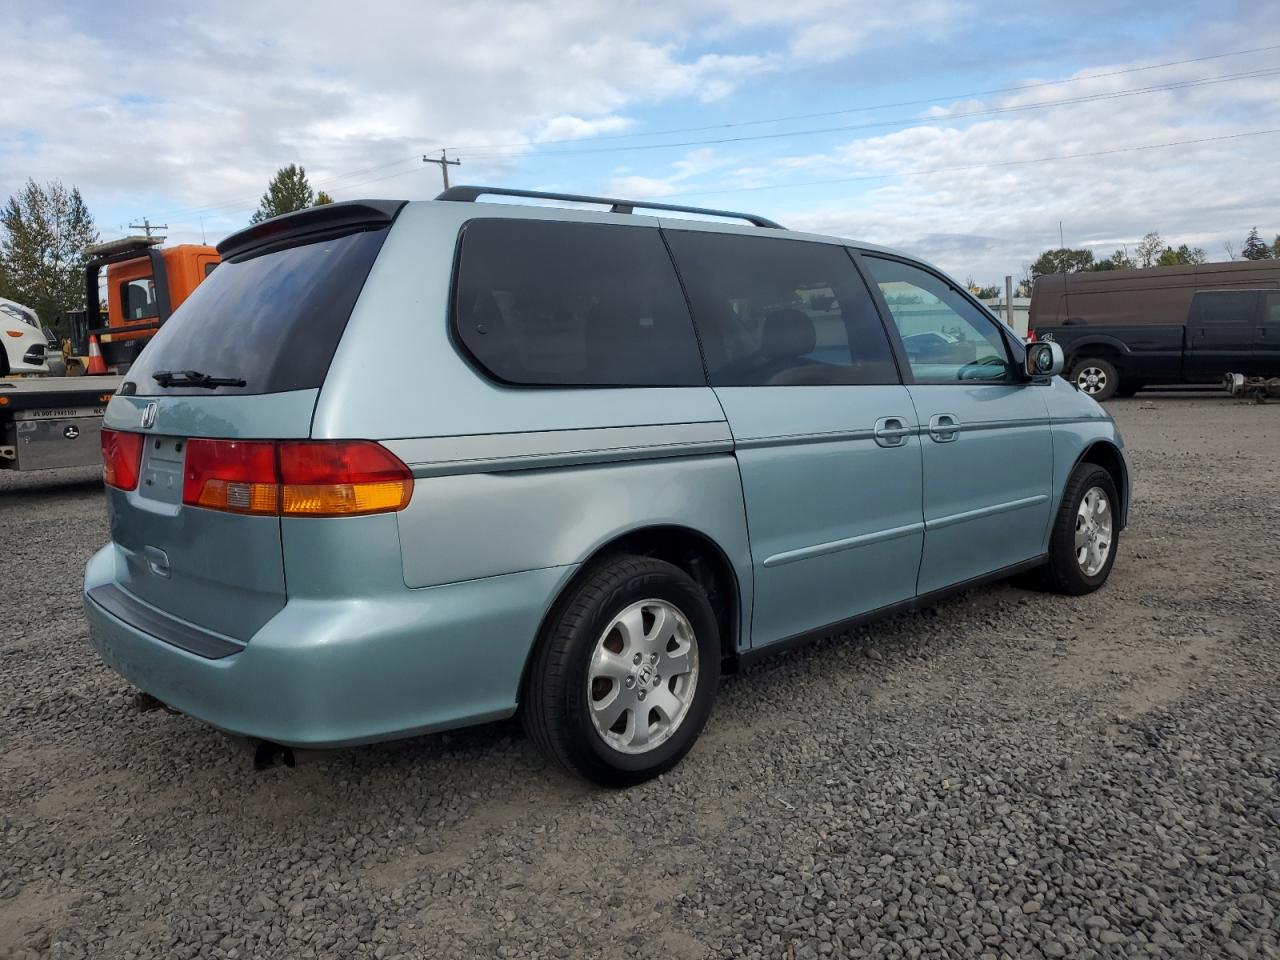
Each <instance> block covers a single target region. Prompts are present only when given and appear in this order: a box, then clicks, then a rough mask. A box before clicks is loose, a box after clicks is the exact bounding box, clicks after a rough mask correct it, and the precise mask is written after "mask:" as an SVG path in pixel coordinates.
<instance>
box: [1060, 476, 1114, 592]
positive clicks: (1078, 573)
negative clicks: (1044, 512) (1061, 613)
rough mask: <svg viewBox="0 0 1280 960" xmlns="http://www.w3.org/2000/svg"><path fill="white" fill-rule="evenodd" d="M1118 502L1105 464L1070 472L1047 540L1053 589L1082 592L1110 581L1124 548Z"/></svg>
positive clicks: (1091, 590)
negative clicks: (1050, 534)
mask: <svg viewBox="0 0 1280 960" xmlns="http://www.w3.org/2000/svg"><path fill="white" fill-rule="evenodd" d="M1119 504H1120V498H1119V495H1118V494H1117V492H1116V485H1115V481H1114V480H1113V479H1112V477H1111V474H1109V473H1108V472H1107V471H1106V470H1104V469H1103V468H1102V467H1100V466H1098V465H1097V464H1094V463H1081V464H1079V465H1078V466H1077V467H1076V468H1075V470H1073V471H1072V472H1071V476H1070V478H1069V479H1068V480H1067V486H1066V489H1065V490H1064V491H1063V494H1062V504H1061V506H1059V507H1058V516H1057V517H1056V518H1055V519H1054V523H1053V535H1052V537H1051V538H1050V540H1049V565H1048V569H1047V570H1046V580H1047V584H1048V586H1049V588H1050V589H1052V590H1054V591H1056V592H1057V593H1065V594H1067V595H1069V596H1081V595H1082V594H1086V593H1092V592H1093V591H1094V590H1097V589H1098V588H1099V587H1101V586H1102V585H1103V584H1104V583H1106V582H1107V577H1108V576H1110V574H1111V567H1112V566H1113V565H1114V564H1115V562H1116V553H1117V551H1118V550H1119V547H1120V523H1119V520H1120V518H1119V513H1118V507H1119Z"/></svg>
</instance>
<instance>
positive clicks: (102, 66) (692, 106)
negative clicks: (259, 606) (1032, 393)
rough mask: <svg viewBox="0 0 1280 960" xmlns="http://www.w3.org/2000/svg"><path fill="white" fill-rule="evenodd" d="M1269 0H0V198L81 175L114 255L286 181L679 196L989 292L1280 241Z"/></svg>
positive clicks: (1276, 48)
mask: <svg viewBox="0 0 1280 960" xmlns="http://www.w3.org/2000/svg"><path fill="white" fill-rule="evenodd" d="M1268 6H1269V5H1268V4H1266V3H1257V2H1251V3H1242V4H1237V3H1235V2H1231V0H1219V2H1212V3H1210V2H1203V3H1180V2H1177V0H1165V2H1162V3H1160V4H1154V3H1149V2H1133V0H1106V2H1100V0H1075V2H1072V3H1047V2H1036V0H1023V2H1019V3H1016V4H1003V3H1000V4H995V3H975V2H949V0H909V2H906V3H898V4H886V3H884V2H882V0H844V2H835V0H786V2H778V0H670V2H668V0H647V2H622V0H614V2H608V0H563V2H558V3H550V2H547V3H536V2H529V3H506V2H498V0H479V2H461V0H458V2H453V3H448V4H445V3H422V2H416V3H415V2H400V3H392V2H380V0H365V2H362V3H350V2H315V3H308V4H298V3H294V4H272V3H268V2H248V3H240V2H224V3H220V2H215V3H212V4H208V5H201V6H192V5H188V4H175V3H172V2H168V0H165V2H155V3H147V2H125V3H119V4H101V3H86V4H74V3H59V2H57V0H45V2H42V3H39V4H33V3H25V2H16V0H0V35H3V36H4V37H5V41H6V42H5V55H4V56H3V57H0V90H3V91H4V93H3V95H0V198H2V197H3V196H7V195H8V194H9V193H11V192H12V191H13V190H14V189H15V188H16V187H17V186H19V185H20V184H21V183H22V182H23V181H25V180H26V178H28V177H33V178H35V179H36V180H38V181H45V180H49V179H53V178H59V179H61V180H63V181H64V182H66V183H69V184H76V185H77V186H79V187H80V189H81V191H82V192H83V194H84V196H85V199H86V200H87V202H88V203H89V206H90V209H91V210H92V211H93V213H94V214H95V216H96V218H97V221H98V224H99V227H100V229H101V231H102V234H103V236H104V237H110V236H118V235H121V234H123V233H124V232H126V225H127V224H129V223H130V222H137V221H138V218H141V217H150V218H151V219H152V220H153V221H155V222H161V223H167V224H168V225H169V231H168V233H169V236H170V238H171V240H173V241H190V240H196V241H198V240H199V239H200V238H201V236H202V235H203V236H205V237H207V238H208V240H209V241H210V242H213V241H215V240H217V239H218V238H220V237H222V236H224V235H225V234H226V233H228V232H230V231H232V230H235V229H237V228H239V227H240V226H242V225H243V224H244V223H245V222H246V221H247V220H248V217H249V215H250V214H251V213H252V212H253V210H254V208H255V207H256V205H257V201H258V197H259V196H260V195H261V193H262V191H263V189H264V187H265V185H266V182H267V180H268V179H269V178H270V176H271V175H272V173H273V172H274V171H275V170H276V169H277V168H278V167H280V166H282V165H284V164H287V163H291V162H296V163H300V164H302V165H304V166H305V167H306V169H307V172H308V174H309V175H310V176H311V178H312V182H313V183H314V184H315V185H316V186H318V187H321V188H323V189H325V190H327V191H328V192H329V193H331V194H332V195H333V196H334V197H335V198H337V199H352V198H357V197H368V196H389V197H405V198H410V199H419V198H428V197H431V196H433V195H434V194H435V193H436V192H437V191H438V190H439V188H440V171H439V168H438V167H436V166H430V165H425V164H423V163H422V161H421V157H422V155H423V153H424V152H427V151H437V150H439V149H440V148H441V147H447V148H449V151H450V153H451V154H452V155H456V156H458V157H460V158H461V159H462V166H461V167H455V168H452V169H451V171H450V172H451V175H452V176H453V178H454V182H466V183H486V184H503V185H508V186H518V187H526V188H533V189H544V190H561V191H571V192H575V193H593V194H612V195H624V196H629V197H647V198H657V197H662V198H670V199H671V202H679V203H689V204H698V205H709V206H717V207H723V208H730V209H746V210H752V211H756V212H759V213H762V214H765V215H767V216H769V217H772V218H773V219H776V220H779V221H781V222H783V223H784V224H786V225H788V226H793V227H798V228H805V229H812V230H819V231H821V232H827V233H836V234H840V235H844V236H850V237H856V238H860V239H864V240H870V241H873V242H878V243H884V244H888V245H891V246H896V247H901V248H905V249H907V250H910V251H912V252H915V253H917V254H919V255H922V256H925V257H928V258H929V259H932V260H934V261H935V262H937V263H939V264H940V265H942V266H943V267H945V268H946V269H948V270H950V271H952V272H953V273H955V274H956V275H958V276H959V277H961V278H962V279H963V278H966V277H974V278H976V279H978V280H979V281H981V282H984V283H987V282H995V281H996V280H997V279H998V278H1000V277H1003V275H1004V274H1005V273H1014V274H1017V273H1020V272H1021V269H1022V266H1023V265H1024V264H1026V263H1027V262H1029V261H1030V260H1032V259H1034V257H1035V256H1036V254H1037V253H1038V252H1039V251H1041V250H1043V249H1044V248H1046V247H1049V246H1056V245H1057V239H1058V224H1059V221H1062V224H1063V231H1064V233H1065V236H1066V240H1067V242H1068V244H1069V245H1072V246H1082V245H1088V246H1091V247H1094V248H1096V249H1097V250H1098V251H1099V253H1100V255H1101V254H1105V253H1108V252H1110V251H1111V250H1112V249H1114V248H1115V247H1116V246H1117V245H1119V244H1122V243H1127V244H1129V245H1130V246H1131V247H1132V245H1133V243H1134V241H1136V240H1137V239H1138V238H1140V237H1141V236H1142V235H1143V234H1144V233H1146V232H1147V231H1148V230H1153V229H1155V230H1159V231H1160V232H1161V233H1162V234H1163V235H1164V236H1165V237H1166V238H1167V239H1168V240H1170V241H1172V242H1173V243H1175V244H1177V243H1189V244H1193V245H1199V246H1202V247H1204V248H1205V249H1206V250H1207V251H1208V252H1209V254H1210V258H1211V259H1225V258H1226V252H1225V250H1224V246H1223V245H1224V242H1225V241H1228V240H1230V241H1233V242H1234V244H1235V246H1236V249H1237V250H1238V249H1239V246H1240V242H1241V241H1242V239H1243V238H1244V236H1245V234H1246V233H1247V231H1248V229H1249V228H1250V227H1251V226H1254V225H1255V224H1256V225H1258V226H1259V227H1260V228H1261V229H1262V231H1263V233H1264V235H1265V236H1266V237H1268V238H1270V237H1272V236H1274V235H1275V234H1276V233H1277V232H1280V189H1278V188H1280V164H1278V163H1277V158H1278V157H1280V20H1277V18H1276V17H1275V16H1274V8H1273V9H1272V11H1271V12H1268V10H1267V7H1268Z"/></svg>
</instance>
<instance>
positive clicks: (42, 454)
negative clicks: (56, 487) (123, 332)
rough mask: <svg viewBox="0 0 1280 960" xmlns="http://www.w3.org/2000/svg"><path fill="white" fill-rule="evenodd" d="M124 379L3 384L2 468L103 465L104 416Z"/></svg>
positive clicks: (35, 379) (24, 380)
mask: <svg viewBox="0 0 1280 960" xmlns="http://www.w3.org/2000/svg"><path fill="white" fill-rule="evenodd" d="M123 381H124V377H119V376H83V377H14V378H12V379H4V380H0V470H52V469H55V468H57V467H87V466H92V465H93V464H95V463H99V462H101V459H102V449H101V439H100V438H101V433H102V415H103V413H104V412H105V411H106V408H107V402H108V401H109V400H110V399H111V396H112V394H114V393H115V392H116V390H118V389H119V388H120V384H121V383H122V382H123Z"/></svg>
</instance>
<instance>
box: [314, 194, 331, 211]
mask: <svg viewBox="0 0 1280 960" xmlns="http://www.w3.org/2000/svg"><path fill="white" fill-rule="evenodd" d="M326 203H333V197H331V196H329V195H328V194H327V193H325V192H324V191H323V190H320V191H317V193H316V203H315V205H316V206H317V207H322V206H324V205H325V204H326Z"/></svg>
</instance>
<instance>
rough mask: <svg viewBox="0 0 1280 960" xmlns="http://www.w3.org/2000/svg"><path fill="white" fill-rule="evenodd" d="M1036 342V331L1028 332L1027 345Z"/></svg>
mask: <svg viewBox="0 0 1280 960" xmlns="http://www.w3.org/2000/svg"><path fill="white" fill-rule="evenodd" d="M1035 342H1036V332H1035V331H1034V330H1028V331H1027V343H1035Z"/></svg>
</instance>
